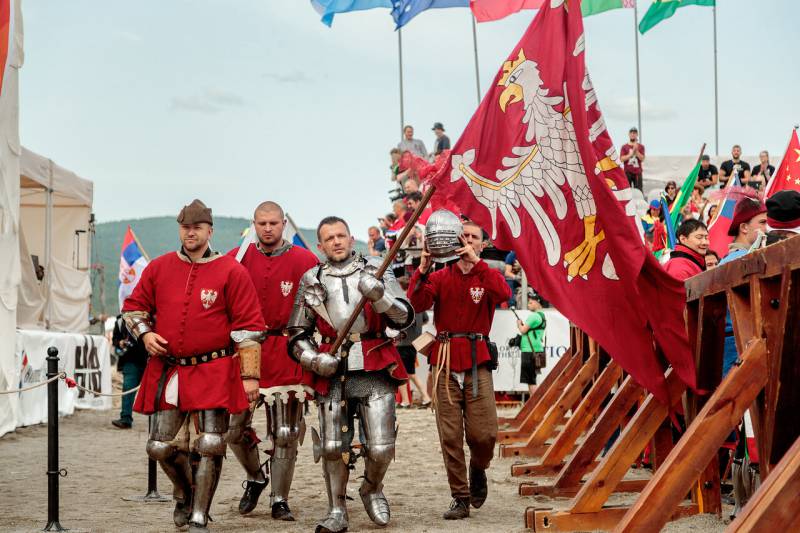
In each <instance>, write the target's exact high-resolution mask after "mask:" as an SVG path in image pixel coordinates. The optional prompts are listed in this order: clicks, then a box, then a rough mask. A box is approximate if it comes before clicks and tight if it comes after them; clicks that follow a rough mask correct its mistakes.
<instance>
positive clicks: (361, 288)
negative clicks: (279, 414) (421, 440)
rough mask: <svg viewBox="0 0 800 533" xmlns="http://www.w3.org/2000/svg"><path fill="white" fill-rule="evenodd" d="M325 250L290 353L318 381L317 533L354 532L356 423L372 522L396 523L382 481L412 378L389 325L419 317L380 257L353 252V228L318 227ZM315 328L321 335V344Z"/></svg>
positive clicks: (298, 309) (309, 279)
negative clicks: (323, 492) (321, 494)
mask: <svg viewBox="0 0 800 533" xmlns="http://www.w3.org/2000/svg"><path fill="white" fill-rule="evenodd" d="M317 238H318V240H319V244H318V248H319V250H320V251H321V252H322V253H324V254H325V257H326V261H325V263H323V264H322V265H320V266H318V267H314V268H312V269H311V270H309V271H308V272H306V273H305V274H304V275H303V277H302V279H301V282H300V288H299V289H298V291H297V297H296V298H295V307H294V310H293V312H292V316H291V318H290V319H289V325H288V330H289V346H288V349H289V353H290V354H292V356H293V357H294V358H295V359H297V360H298V361H299V362H300V364H301V365H302V367H303V368H305V369H308V370H311V371H312V372H313V373H314V374H315V376H314V380H313V383H312V385H313V387H314V390H315V391H316V401H317V407H318V410H319V426H320V431H319V433H317V432H316V430H314V429H312V437H313V439H314V459H315V461H318V460H319V458H320V457H321V458H322V466H323V473H324V476H325V484H326V487H327V490H328V516H327V517H326V518H325V519H323V520H322V521H321V522H320V523H319V525H318V526H317V529H316V531H317V533H329V532H330V533H337V532H340V531H345V530H346V529H347V527H348V517H347V507H346V505H345V498H346V490H347V480H348V477H349V474H350V472H349V470H350V466H351V464H352V462H353V461H354V459H355V456H354V455H352V454H351V443H352V440H353V433H354V418H355V417H356V416H357V417H358V419H359V421H360V434H361V436H362V442H363V443H364V446H363V453H361V454H360V455H361V456H363V457H364V463H365V464H364V481H363V482H362V483H361V487H360V489H359V495H360V496H361V501H362V502H363V503H364V508H365V509H366V511H367V514H368V515H369V517H370V519H371V520H372V521H373V522H375V523H376V524H378V525H381V526H385V525H386V524H388V522H389V517H390V511H389V503H388V502H387V501H386V497H385V496H384V495H383V478H384V476H385V474H386V470H387V469H388V468H389V463H390V462H391V461H392V459H393V458H394V450H395V437H396V435H397V429H396V424H395V392H396V390H397V386H398V385H399V384H401V383H403V382H404V381H405V380H406V379H407V375H406V373H405V369H404V368H403V365H402V360H401V359H400V355H399V353H398V352H397V349H396V348H395V347H394V345H393V343H392V342H391V339H389V338H387V336H386V333H385V329H386V328H387V327H390V328H393V329H397V330H402V329H405V328H406V327H408V326H409V325H410V323H411V321H412V320H413V319H414V310H413V309H412V307H411V305H410V304H409V303H408V301H407V300H406V299H405V297H404V295H403V291H402V289H401V288H400V286H399V284H398V283H397V280H396V279H395V278H394V276H393V275H392V274H391V272H386V274H384V276H383V279H382V280H379V279H377V278H376V277H375V272H376V271H377V269H378V262H377V261H378V259H377V258H369V259H365V258H363V257H361V256H360V255H358V254H356V253H354V252H353V244H354V240H353V237H352V236H351V235H350V229H349V227H348V226H347V223H346V222H345V221H344V220H342V219H341V218H338V217H327V218H324V219H323V220H322V221H321V222H320V223H319V226H318V227H317ZM362 297H364V298H366V300H367V304H366V306H365V307H364V309H363V311H362V312H361V313H360V314H359V315H358V319H357V320H356V321H355V323H354V325H353V327H352V329H351V330H350V331H349V332H348V336H347V339H346V341H345V342H344V343H343V345H342V347H341V349H340V350H339V352H338V353H335V354H331V353H329V350H330V349H331V345H332V344H333V343H334V342H335V339H336V335H337V332H339V331H341V330H342V329H343V327H344V325H345V323H346V322H347V321H348V318H349V317H350V315H351V314H352V312H353V311H354V310H355V308H356V306H357V305H358V304H359V302H360V300H361V298H362ZM315 330H316V331H317V332H318V333H319V334H320V336H321V337H322V339H321V340H322V342H321V344H320V345H319V346H317V344H316V342H315V341H314V339H313V335H314V332H315Z"/></svg>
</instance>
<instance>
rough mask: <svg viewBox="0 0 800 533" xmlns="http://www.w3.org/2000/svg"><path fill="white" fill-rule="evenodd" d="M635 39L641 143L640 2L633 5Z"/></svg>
mask: <svg viewBox="0 0 800 533" xmlns="http://www.w3.org/2000/svg"><path fill="white" fill-rule="evenodd" d="M633 38H634V48H635V50H636V118H637V127H638V128H639V141H641V140H642V138H643V136H642V89H641V83H640V81H639V7H638V2H634V3H633Z"/></svg>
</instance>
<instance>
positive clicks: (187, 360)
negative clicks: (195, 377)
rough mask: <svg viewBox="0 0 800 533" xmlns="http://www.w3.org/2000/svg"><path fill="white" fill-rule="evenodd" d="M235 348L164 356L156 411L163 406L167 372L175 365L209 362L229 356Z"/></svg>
mask: <svg viewBox="0 0 800 533" xmlns="http://www.w3.org/2000/svg"><path fill="white" fill-rule="evenodd" d="M233 353H234V352H233V350H229V349H227V348H226V349H222V350H215V351H213V352H208V353H203V354H199V355H191V356H189V357H176V356H174V355H166V356H164V366H163V367H162V369H161V376H159V378H158V387H156V399H155V402H154V405H153V410H154V411H159V410H160V409H159V407H160V406H161V395H162V394H163V393H164V385H165V384H166V382H167V373H168V372H169V369H170V368H172V367H173V366H176V365H177V366H194V365H199V364H200V363H207V362H209V361H213V360H215V359H219V358H220V357H228V356H231V355H233Z"/></svg>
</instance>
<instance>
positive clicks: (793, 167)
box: [764, 129, 800, 198]
mask: <svg viewBox="0 0 800 533" xmlns="http://www.w3.org/2000/svg"><path fill="white" fill-rule="evenodd" d="M787 189H789V190H795V191H798V192H800V141H798V139H797V130H796V129H794V130H792V137H791V138H790V139H789V146H788V147H787V148H786V153H785V154H784V156H783V161H781V165H780V166H779V167H778V170H777V171H776V172H775V175H774V176H772V179H771V180H769V183H768V184H767V190H766V192H765V194H764V197H765V198H769V197H770V196H772V195H773V194H775V193H776V192H778V191H785V190H787Z"/></svg>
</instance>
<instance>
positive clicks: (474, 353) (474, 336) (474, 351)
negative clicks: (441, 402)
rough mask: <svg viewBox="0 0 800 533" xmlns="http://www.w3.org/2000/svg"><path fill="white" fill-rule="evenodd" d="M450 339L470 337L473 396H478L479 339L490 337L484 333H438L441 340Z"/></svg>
mask: <svg viewBox="0 0 800 533" xmlns="http://www.w3.org/2000/svg"><path fill="white" fill-rule="evenodd" d="M449 339H469V352H470V357H471V358H472V397H473V398H477V397H478V341H488V340H489V337H487V336H486V335H484V334H483V333H452V332H449V331H443V332H441V333H438V334H437V335H436V340H438V341H439V342H447V341H448V340H449Z"/></svg>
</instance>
